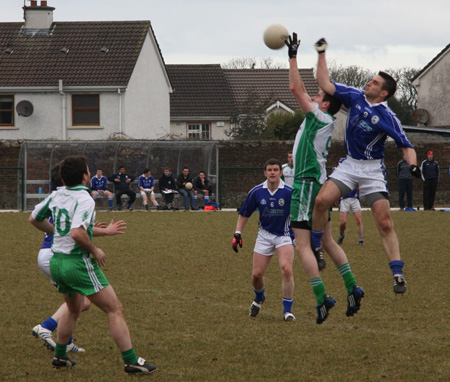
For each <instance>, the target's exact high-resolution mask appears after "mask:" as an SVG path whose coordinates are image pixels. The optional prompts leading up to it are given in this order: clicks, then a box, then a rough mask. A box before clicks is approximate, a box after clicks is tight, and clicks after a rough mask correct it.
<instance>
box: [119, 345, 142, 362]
mask: <svg viewBox="0 0 450 382" xmlns="http://www.w3.org/2000/svg"><path fill="white" fill-rule="evenodd" d="M122 358H123V360H124V361H125V363H136V362H137V359H138V358H137V355H136V352H135V351H134V349H133V348H131V349H129V350H126V351H123V352H122Z"/></svg>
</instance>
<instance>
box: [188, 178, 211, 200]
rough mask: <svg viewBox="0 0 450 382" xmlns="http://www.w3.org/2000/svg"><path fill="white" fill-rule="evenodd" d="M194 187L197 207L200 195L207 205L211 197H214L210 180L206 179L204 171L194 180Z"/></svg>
mask: <svg viewBox="0 0 450 382" xmlns="http://www.w3.org/2000/svg"><path fill="white" fill-rule="evenodd" d="M193 185H194V199H195V204H196V205H197V198H198V194H200V195H203V199H204V202H205V205H206V204H207V203H208V202H209V197H210V196H211V195H212V187H211V185H210V184H209V180H208V179H207V178H206V174H205V172H204V171H200V172H199V173H198V176H196V177H195V178H194V180H193Z"/></svg>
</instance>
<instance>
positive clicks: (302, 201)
mask: <svg viewBox="0 0 450 382" xmlns="http://www.w3.org/2000/svg"><path fill="white" fill-rule="evenodd" d="M321 187H322V185H321V184H320V183H318V182H317V181H315V180H295V181H294V184H293V186H292V198H291V212H290V219H291V221H292V222H307V224H308V226H309V227H311V219H312V212H313V209H314V200H315V199H316V196H317V194H318V193H319V191H320V189H321Z"/></svg>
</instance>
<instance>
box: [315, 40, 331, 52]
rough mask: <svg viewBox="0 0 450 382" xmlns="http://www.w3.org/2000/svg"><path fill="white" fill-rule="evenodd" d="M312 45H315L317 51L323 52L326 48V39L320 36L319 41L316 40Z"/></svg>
mask: <svg viewBox="0 0 450 382" xmlns="http://www.w3.org/2000/svg"><path fill="white" fill-rule="evenodd" d="M314 46H315V47H316V50H317V53H319V54H322V53H325V50H326V49H327V46H328V43H327V41H326V40H325V39H324V38H323V37H322V38H321V39H320V40H319V41H317V42H316V43H315V44H314Z"/></svg>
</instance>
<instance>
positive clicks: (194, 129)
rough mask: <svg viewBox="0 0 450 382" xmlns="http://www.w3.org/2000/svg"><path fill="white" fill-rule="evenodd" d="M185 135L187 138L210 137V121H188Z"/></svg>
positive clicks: (207, 138) (205, 138)
mask: <svg viewBox="0 0 450 382" xmlns="http://www.w3.org/2000/svg"><path fill="white" fill-rule="evenodd" d="M186 136H187V138H188V139H204V140H207V141H209V140H210V139H211V123H209V122H207V123H204V122H189V123H188V124H187V127H186Z"/></svg>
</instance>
